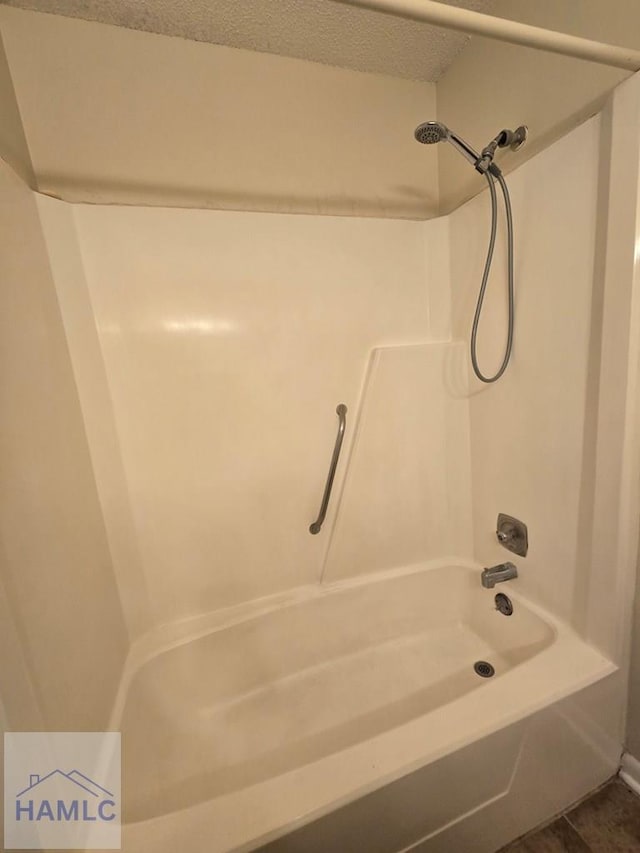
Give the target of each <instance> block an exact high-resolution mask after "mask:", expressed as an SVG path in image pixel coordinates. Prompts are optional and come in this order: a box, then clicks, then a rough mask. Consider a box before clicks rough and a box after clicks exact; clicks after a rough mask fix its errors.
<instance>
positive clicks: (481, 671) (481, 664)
mask: <svg viewBox="0 0 640 853" xmlns="http://www.w3.org/2000/svg"><path fill="white" fill-rule="evenodd" d="M473 668H474V669H475V671H476V673H477V674H478V675H480V676H482V678H491V676H492V675H495V672H496V671H495V669H494V668H493V667H492V666H491V664H490V663H487V662H486V660H479V661H476V662H475V663H474V665H473Z"/></svg>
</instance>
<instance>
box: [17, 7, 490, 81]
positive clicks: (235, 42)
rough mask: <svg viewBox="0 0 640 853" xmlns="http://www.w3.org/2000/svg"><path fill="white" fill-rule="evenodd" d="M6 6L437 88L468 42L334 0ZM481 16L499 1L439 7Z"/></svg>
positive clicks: (430, 28)
mask: <svg viewBox="0 0 640 853" xmlns="http://www.w3.org/2000/svg"><path fill="white" fill-rule="evenodd" d="M2 2H4V4H5V5H8V6H17V7H20V8H22V9H33V10H36V11H40V12H49V13H54V14H57V15H64V16H67V17H73V18H83V19H85V20H90V21H100V22H102V23H105V24H114V25H116V26H120V27H127V28H129V29H135V30H146V31H147V32H152V33H161V34H163V35H169V36H179V37H181V38H185V39H192V40H194V41H203V42H210V43H212V44H224V45H228V46H230V47H239V48H246V49H248V50H257V51H262V52H265V53H277V54H280V55H281V56H291V57H296V58H299V59H308V60H311V61H313V62H322V63H325V64H328V65H336V66H338V67H341V68H351V69H355V70H357V71H370V72H375V73H378V74H389V75H392V76H395V77H405V78H409V79H413V80H423V81H427V82H435V81H436V80H438V79H439V78H440V77H441V76H442V74H444V72H445V71H446V70H447V68H448V67H449V65H450V64H451V63H452V62H453V60H454V59H455V58H456V56H458V54H459V53H460V51H461V50H462V49H463V48H464V46H465V45H466V44H467V42H468V41H469V37H468V36H465V35H463V34H461V33H454V32H450V31H446V30H442V29H439V28H437V27H432V26H429V25H428V24H421V23H418V22H415V21H406V20H402V19H400V18H394V17H391V16H389V15H383V14H380V13H378V12H370V11H367V10H364V9H358V8H354V7H350V6H346V5H343V4H341V3H333V2H331V0H2ZM439 2H444V3H447V4H448V5H451V6H464V7H465V8H468V9H474V10H476V11H480V12H488V11H491V8H492V6H493V5H494V2H495V0H439Z"/></svg>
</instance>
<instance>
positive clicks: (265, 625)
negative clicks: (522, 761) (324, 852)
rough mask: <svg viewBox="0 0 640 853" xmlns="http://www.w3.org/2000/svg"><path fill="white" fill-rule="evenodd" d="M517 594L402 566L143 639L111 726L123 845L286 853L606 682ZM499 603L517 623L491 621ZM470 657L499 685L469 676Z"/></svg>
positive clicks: (589, 657) (583, 648) (609, 668)
mask: <svg viewBox="0 0 640 853" xmlns="http://www.w3.org/2000/svg"><path fill="white" fill-rule="evenodd" d="M517 583H518V582H517V580H516V581H513V582H509V583H505V584H501V585H500V586H498V587H497V588H496V589H495V590H486V589H483V588H482V586H481V584H480V568H479V567H477V566H472V565H470V564H462V563H458V564H454V565H446V566H443V565H438V566H435V565H428V566H414V567H411V568H409V569H405V570H402V571H394V572H391V573H383V574H379V575H375V576H369V577H365V578H358V579H353V580H349V581H342V582H340V583H335V584H330V585H322V586H313V587H308V588H307V587H305V588H302V589H298V590H295V591H292V592H288V593H285V594H280V595H276V596H273V597H270V598H267V599H261V600H259V601H256V602H251V603H250V604H247V605H243V606H240V607H236V608H231V609H228V610H224V611H219V612H217V613H215V614H211V615H210V616H208V617H205V618H202V619H200V620H197V621H195V622H190V623H188V624H184V625H182V626H178V628H177V629H176V627H175V626H174V627H173V628H171V629H163V630H164V634H163V632H162V631H161V632H159V633H157V634H156V635H155V636H153V637H151V638H147V639H146V640H145V641H144V642H143V643H142V644H140V645H139V646H138V648H137V651H136V654H135V655H134V656H133V658H132V661H131V663H130V666H129V668H128V672H127V677H126V679H125V682H124V683H123V688H122V692H121V696H120V700H119V706H118V709H117V719H116V720H115V725H114V727H115V728H119V729H120V730H121V731H122V740H123V782H124V785H123V789H124V797H125V799H124V821H125V825H124V836H123V837H124V849H125V850H126V851H130V853H138V851H140V853H145V851H147V850H149V851H151V850H153V851H159V850H164V849H166V850H174V849H175V848H176V847H179V846H183V847H184V848H185V849H188V850H189V853H197V851H200V850H202V851H203V853H204V851H206V852H207V853H223V851H236V850H253V849H257V848H258V847H260V846H261V845H265V844H268V846H269V849H272V848H273V849H274V850H276V849H280V846H279V844H280V843H282V844H284V846H282V848H281V849H283V850H285V849H286V850H289V849H298V848H295V847H293V846H290V845H289V846H287V842H286V836H287V833H290V832H291V831H292V830H295V829H299V827H301V826H304V825H305V824H308V823H309V822H312V821H316V822H318V821H319V823H320V824H322V820H319V819H322V817H323V816H325V815H330V814H332V813H335V812H336V810H339V809H341V808H343V807H344V806H345V805H346V804H348V803H352V802H354V801H357V800H358V799H359V798H362V797H364V796H365V795H368V794H370V793H371V792H373V791H376V790H380V789H383V788H384V787H385V786H388V785H390V783H392V782H394V780H399V779H402V778H403V777H407V774H412V773H414V772H415V771H416V770H418V769H419V768H423V767H427V766H428V765H434V766H435V764H434V763H435V762H439V764H438V767H439V766H440V764H441V762H442V760H443V758H444V757H445V756H448V755H451V754H454V753H456V752H458V753H459V751H460V750H461V749H463V748H465V747H468V746H470V745H473V744H474V743H477V742H479V741H481V739H486V738H487V737H488V736H490V735H491V734H492V733H495V732H499V731H500V730H504V729H505V727H508V726H510V725H512V724H513V723H515V722H516V721H518V720H521V719H523V718H525V717H527V716H528V715H532V714H534V712H536V711H537V710H539V709H540V708H543V707H546V706H549V705H550V704H552V703H554V702H558V701H559V700H560V699H562V698H563V697H566V696H568V695H570V694H572V693H574V692H576V691H579V690H581V689H583V688H585V687H586V686H587V685H589V684H593V683H595V682H596V681H598V680H599V679H601V678H603V677H605V676H606V675H608V674H610V673H612V672H613V671H615V669H616V668H615V667H614V665H613V664H612V663H611V662H610V661H609V660H607V659H606V658H605V657H603V656H602V655H601V654H600V653H599V652H598V651H597V650H595V649H594V648H593V647H591V646H590V645H588V644H587V643H585V642H583V641H582V640H581V639H580V638H579V637H578V636H577V635H576V634H575V633H574V632H573V631H572V630H571V629H570V628H568V627H567V626H566V625H564V624H562V623H560V622H558V621H557V620H555V619H554V618H553V617H552V616H551V615H550V614H549V613H547V612H544V611H542V610H541V609H539V608H538V607H535V606H533V605H532V604H530V603H528V602H527V601H526V600H524V599H523V598H522V597H521V596H520V595H519V594H518V592H517ZM498 592H503V593H505V594H507V595H508V596H509V597H510V599H511V600H512V602H513V608H514V612H513V614H512V615H510V616H506V615H503V614H502V613H500V612H498V610H497V609H496V607H495V602H494V599H495V594H496V593H498ZM167 631H173V632H174V633H173V634H171V633H167ZM176 631H177V633H176ZM478 661H483V662H487V663H489V664H490V665H491V666H492V667H493V668H494V671H495V674H494V675H493V676H492V677H488V678H487V677H481V676H480V675H479V674H478V673H477V672H476V669H475V668H474V664H475V663H476V662H478ZM505 772H507V773H508V772H510V771H509V769H508V767H507V768H506V771H505ZM489 775H491V774H489ZM494 775H495V774H494ZM438 776H439V777H440V778H441V779H442V778H443V777H442V775H441V772H440V771H438ZM434 783H435V784H436V786H437V784H438V780H437V778H436V779H435V780H434ZM461 787H463V786H462V785H461ZM480 788H482V785H480ZM486 793H487V792H484V793H483V794H482V797H484V799H482V798H481V799H482V801H483V802H484V800H486V799H487V796H488V795H490V794H491V791H489V792H488V795H487V796H485V794H486ZM450 798H451V795H449V799H450ZM489 799H491V797H490V796H489ZM453 808H454V812H451V811H450V812H448V814H449V818H451V814H454V816H455V808H456V805H455V803H454V804H453ZM460 808H463V809H464V808H465V805H464V804H461V805H460ZM467 810H468V809H467ZM439 820H441V822H442V820H444V818H442V819H440V818H439ZM445 822H446V821H445ZM436 823H437V821H436ZM443 825H444V824H443ZM430 826H431V830H433V826H432V825H431V824H430ZM423 828H424V827H423ZM421 831H422V830H420V829H419V828H418V829H416V830H415V832H414V834H415V833H418V836H419V835H420V832H421ZM425 834H428V833H424V832H423V835H425ZM283 836H285V839H284V841H282V842H279V841H277V840H276V841H275V842H274V839H279V838H282V837H283ZM292 837H294V836H292ZM417 840H418V838H413V839H412V838H410V837H408V838H405V839H404V841H403V844H404V846H405V848H406V849H409V845H408V844H407V843H406V842H407V841H410V842H411V843H413V842H414V841H417ZM385 843H386V846H384V845H383V846H382V847H380V849H385V850H387V849H388V850H395V849H400V845H397V846H395V847H394V846H391V845H392V844H393V843H395V842H391V841H389V842H385ZM332 844H333V845H334V849H336V850H337V851H338V853H340V850H341V849H343V850H345V851H346V850H349V849H351V847H350V846H349V844H347V843H346V842H345V845H344V846H342V847H341V846H340V843H339V842H335V840H334V841H333V842H332ZM336 844H338V846H335V845H336ZM185 845H186V846H185ZM312 846H313V845H312V844H311V842H309V841H308V840H307V841H306V842H305V844H304V846H301V847H300V848H299V849H301V850H303V849H311V847H312ZM374 847H375V845H374V846H371V845H368V847H367V849H371V850H373V849H374ZM320 849H321V847H320ZM354 849H355V848H354ZM363 849H364V848H363ZM376 849H377V848H376ZM425 849H426V848H425ZM469 849H471V848H469ZM478 849H480V847H478Z"/></svg>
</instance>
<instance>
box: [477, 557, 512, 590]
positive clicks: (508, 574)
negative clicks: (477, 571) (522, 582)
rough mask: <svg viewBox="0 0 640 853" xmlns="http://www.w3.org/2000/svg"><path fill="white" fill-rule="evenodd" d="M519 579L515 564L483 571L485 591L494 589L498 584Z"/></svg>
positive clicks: (502, 565)
mask: <svg viewBox="0 0 640 853" xmlns="http://www.w3.org/2000/svg"><path fill="white" fill-rule="evenodd" d="M517 577H518V570H517V569H516V567H515V566H514V565H513V563H500V565H498V566H491V568H490V569H483V570H482V586H483V587H484V588H485V589H493V588H494V586H495V585H496V584H497V583H502V582H503V581H510V580H513V579H514V578H517Z"/></svg>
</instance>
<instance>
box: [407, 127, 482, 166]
mask: <svg viewBox="0 0 640 853" xmlns="http://www.w3.org/2000/svg"><path fill="white" fill-rule="evenodd" d="M413 135H414V136H415V138H416V139H417V140H418V142H421V143H422V144H423V145H433V144H434V143H435V142H442V141H443V140H446V141H447V142H450V143H451V144H452V145H453V147H454V148H455V149H456V150H457V151H459V152H460V153H461V154H462V156H463V157H466V159H467V160H468V161H469V162H470V163H471V164H472V165H474V166H475V165H476V163H477V162H478V160H479V159H480V155H479V154H478V153H477V151H474V150H473V148H472V147H471V146H470V145H467V143H466V142H465V141H464V139H461V138H460V137H459V136H458V135H457V134H456V133H453V132H452V131H450V130H449V128H448V127H447V126H446V125H444V124H442V123H441V122H439V121H423V122H422V124H419V125H418V126H417V127H416V129H415V130H414V132H413Z"/></svg>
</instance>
